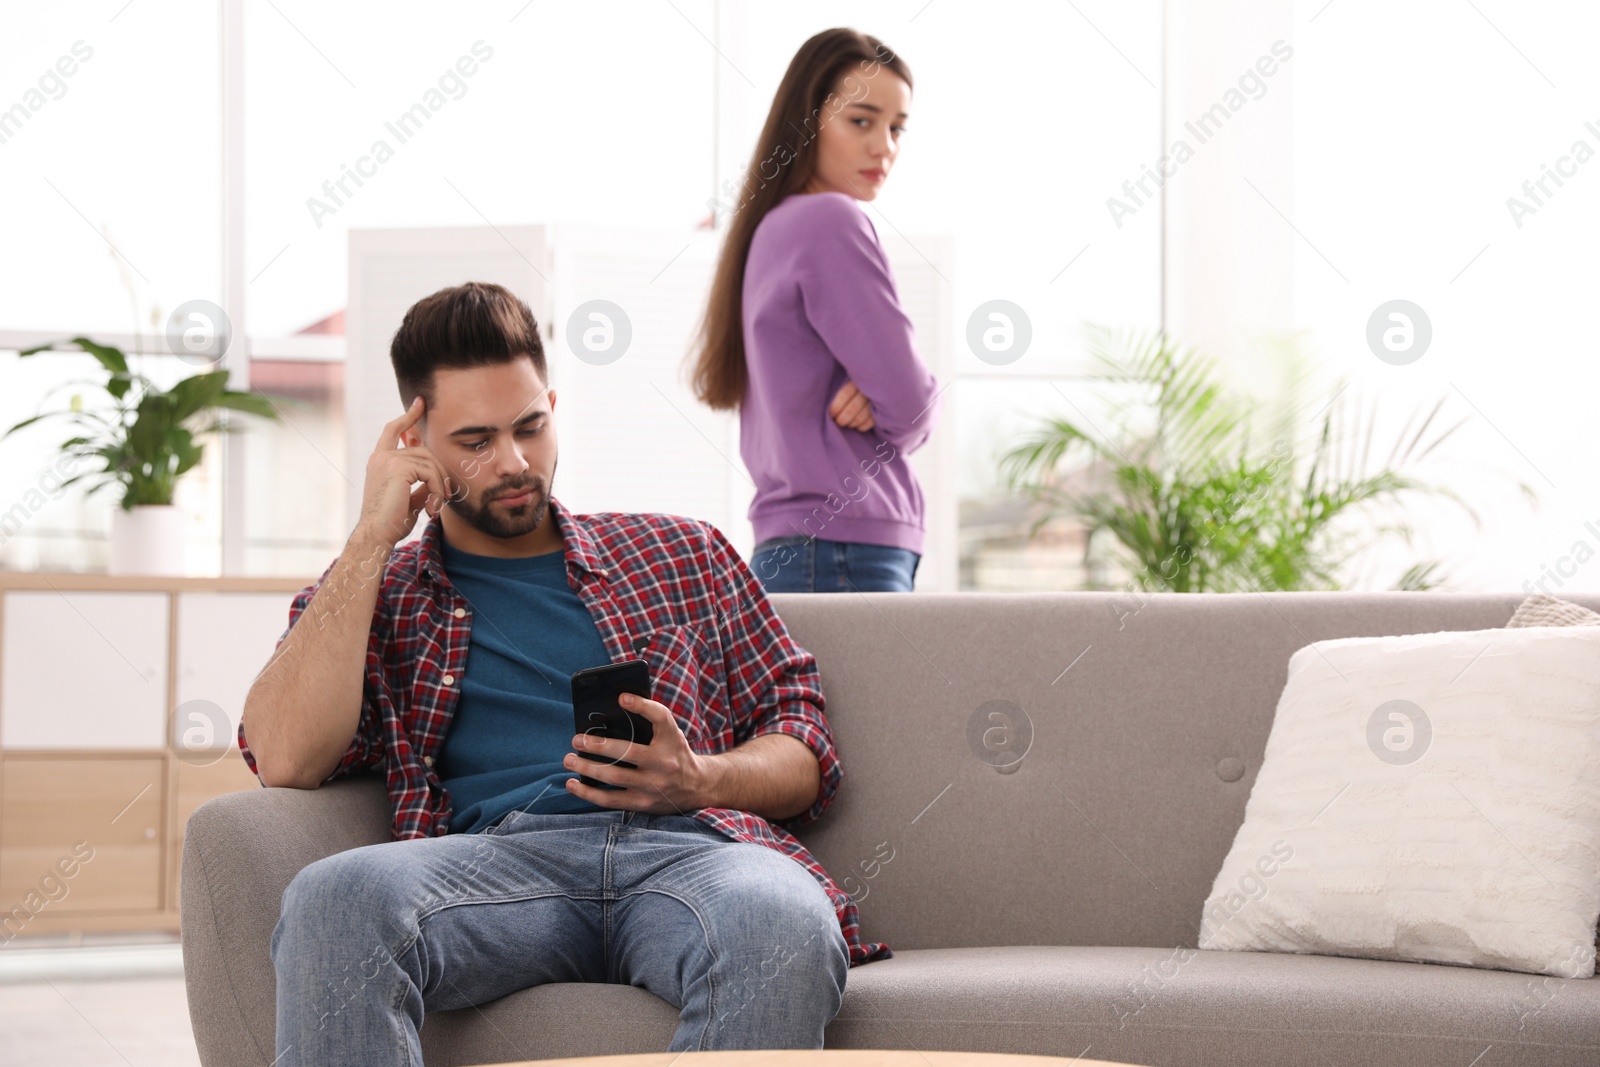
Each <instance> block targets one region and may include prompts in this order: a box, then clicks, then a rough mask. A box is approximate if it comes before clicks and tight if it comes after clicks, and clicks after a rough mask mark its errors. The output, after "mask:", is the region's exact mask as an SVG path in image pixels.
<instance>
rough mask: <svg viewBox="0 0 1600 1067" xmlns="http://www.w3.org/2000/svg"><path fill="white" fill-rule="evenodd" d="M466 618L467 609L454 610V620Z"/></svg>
mask: <svg viewBox="0 0 1600 1067" xmlns="http://www.w3.org/2000/svg"><path fill="white" fill-rule="evenodd" d="M466 617H467V609H466V608H457V609H456V618H458V619H464V618H466Z"/></svg>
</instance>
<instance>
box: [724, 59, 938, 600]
mask: <svg viewBox="0 0 1600 1067" xmlns="http://www.w3.org/2000/svg"><path fill="white" fill-rule="evenodd" d="M910 108H911V71H910V70H909V69H908V68H907V67H906V65H905V63H904V61H902V60H901V59H900V57H899V56H897V55H895V54H894V53H893V52H892V51H891V50H890V49H888V48H887V47H886V46H885V45H884V44H883V43H882V42H881V41H879V40H878V39H877V38H875V37H870V36H867V35H866V34H861V33H857V32H856V31H854V30H849V29H834V30H825V31H823V32H822V33H819V34H817V35H816V36H815V37H812V38H811V39H810V40H808V41H807V42H806V43H805V44H804V45H802V46H801V47H800V51H799V52H798V53H796V54H795V57H794V59H793V60H792V61H791V62H790V64H789V69H788V71H787V72H786V73H785V74H784V76H783V82H782V84H781V85H779V87H778V94H777V96H776V98H775V99H774V100H773V102H772V109H771V111H769V112H768V114H767V122H766V126H765V127H764V128H763V129H762V131H761V140H760V143H759V144H758V145H757V146H756V152H755V155H754V158H753V160H752V163H751V166H750V167H749V169H748V170H746V172H745V175H744V181H743V184H742V187H741V190H740V196H739V201H738V203H737V204H736V205H735V206H734V207H733V219H732V225H731V227H730V229H729V231H728V238H727V242H726V243H725V244H724V246H723V250H722V258H721V260H720V261H719V263H718V266H717V273H716V278H715V280H714V282H713V284H712V290H711V299H710V303H709V306H708V308H707V312H706V318H705V321H704V322H703V324H702V327H701V348H700V354H699V359H698V362H697V363H696V366H695V371H694V388H695V392H696V394H697V395H698V396H699V397H700V399H701V400H702V401H704V402H705V403H706V404H708V405H710V406H711V407H712V408H715V409H720V410H738V411H739V412H740V422H739V444H740V451H741V453H742V455H743V457H744V463H745V467H746V468H747V469H748V470H749V472H750V477H751V478H752V479H753V480H754V481H755V485H756V495H755V499H754V500H753V501H752V502H751V505H750V512H749V517H750V521H751V523H752V525H753V526H754V530H755V539H756V546H755V551H754V552H753V553H752V555H751V559H750V566H751V569H752V570H754V571H755V573H756V575H757V577H759V578H760V579H761V582H762V584H763V586H765V588H766V590H767V591H768V592H851V591H862V592H868V591H880V592H882V591H891V592H909V591H910V590H911V587H912V580H913V579H914V578H915V576H916V570H917V565H918V563H920V561H921V559H922V548H923V537H924V533H925V531H926V524H925V521H924V516H923V499H922V487H921V486H920V485H919V484H918V482H917V478H916V475H915V474H913V473H912V470H911V466H910V463H909V462H908V456H909V453H911V452H913V451H915V450H916V449H917V448H919V447H921V446H922V444H923V442H924V441H926V440H927V439H928V434H929V433H930V432H931V430H932V428H933V423H934V420H935V418H936V416H937V414H938V409H939V389H938V386H937V383H936V382H935V381H934V377H933V375H932V374H931V373H930V372H929V371H928V368H927V367H926V366H925V365H924V364H923V362H922V360H921V359H920V358H919V357H918V355H917V351H916V347H915V344H914V342H913V336H912V328H911V321H910V319H908V318H907V317H906V314H905V312H904V310H902V308H901V306H900V298H899V295H898V293H897V292H896V289H895V283H894V278H893V276H892V275H891V274H890V271H889V260H888V257H887V256H886V255H885V254H884V251H883V246H882V244H881V243H880V242H879V241H878V234H877V230H876V229H875V228H874V226H873V224H872V221H871V220H870V219H869V218H868V217H867V214H866V212H865V210H864V209H863V208H862V207H861V205H860V203H859V202H860V201H863V200H867V201H870V200H872V199H874V198H876V197H877V195H878V191H879V190H880V189H881V188H882V187H883V183H884V181H885V180H887V178H888V177H889V172H890V170H891V169H892V168H893V167H894V162H895V159H896V157H897V156H898V154H899V150H900V138H901V135H902V134H903V133H904V132H905V121H906V117H907V113H908V112H909V111H910Z"/></svg>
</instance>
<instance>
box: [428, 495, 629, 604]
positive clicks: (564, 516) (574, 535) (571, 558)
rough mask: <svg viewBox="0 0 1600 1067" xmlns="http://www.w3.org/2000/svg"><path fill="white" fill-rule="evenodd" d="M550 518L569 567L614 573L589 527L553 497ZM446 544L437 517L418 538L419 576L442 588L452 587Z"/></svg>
mask: <svg viewBox="0 0 1600 1067" xmlns="http://www.w3.org/2000/svg"><path fill="white" fill-rule="evenodd" d="M550 518H551V519H553V520H554V521H555V523H556V525H557V526H558V527H559V528H560V530H561V536H562V540H563V541H564V542H565V554H566V560H567V567H568V568H569V569H570V568H572V567H577V568H578V569H580V570H586V571H589V572H590V573H592V574H594V575H596V576H597V577H600V578H604V577H606V576H607V575H608V574H610V572H611V568H610V567H609V566H608V565H607V563H606V561H605V558H604V557H603V556H602V555H601V554H600V546H599V544H598V542H596V541H595V539H594V537H593V536H592V535H591V534H590V533H589V530H588V528H587V527H586V525H585V524H584V523H583V521H582V520H581V519H579V518H578V516H576V515H574V514H573V513H572V512H570V511H568V510H567V509H566V507H565V506H563V505H562V503H561V501H560V500H557V499H556V498H555V496H553V495H552V496H551V497H550ZM443 543H444V519H443V518H442V517H441V516H438V515H435V516H434V517H433V518H432V519H430V520H428V525H427V526H425V527H423V529H422V536H421V538H419V539H418V546H417V577H418V580H419V581H420V580H421V579H423V578H431V579H432V580H433V581H435V582H438V583H440V584H443V585H449V584H450V580H449V577H448V576H447V575H446V574H445V569H444V559H443V553H442V548H441V546H442V545H443Z"/></svg>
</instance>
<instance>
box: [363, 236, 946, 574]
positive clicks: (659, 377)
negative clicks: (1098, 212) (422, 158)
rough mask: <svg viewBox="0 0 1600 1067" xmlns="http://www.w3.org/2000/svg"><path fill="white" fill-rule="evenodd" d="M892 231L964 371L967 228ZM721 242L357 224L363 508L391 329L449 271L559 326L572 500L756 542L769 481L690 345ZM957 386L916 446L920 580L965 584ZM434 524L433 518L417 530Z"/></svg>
mask: <svg viewBox="0 0 1600 1067" xmlns="http://www.w3.org/2000/svg"><path fill="white" fill-rule="evenodd" d="M880 233H882V236H883V243H884V247H885V249H886V250H887V251H888V253H889V257H890V262H891V266H892V269H893V271H894V274H895V278H896V281H897V283H898V285H899V288H900V294H901V299H902V301H903V303H904V305H905V308H906V313H907V314H908V315H909V316H910V318H911V320H912V322H913V324H914V326H915V328H916V335H917V344H918V349H919V351H920V352H921V354H922V356H923V358H924V359H925V360H926V361H927V362H928V365H929V366H930V367H931V368H932V370H933V372H934V374H935V376H936V377H937V378H938V380H939V382H940V384H941V385H944V384H945V383H946V382H948V381H949V380H950V378H951V375H952V374H953V357H952V352H951V345H950V337H951V329H952V326H951V319H952V315H953V311H952V308H951V303H950V286H949V284H948V279H949V278H950V277H951V271H952V264H951V260H952V256H951V250H950V241H949V239H948V238H929V237H915V238H911V239H907V238H904V237H901V236H899V235H896V234H893V233H883V232H882V228H881V227H880ZM719 243H720V235H714V234H712V233H711V232H709V231H696V232H690V233H683V232H671V231H657V230H644V229H632V228H630V229H617V228H602V227H589V226H567V225H551V226H500V227H487V226H486V227H466V228H416V229H385V230H352V231H351V232H350V307H349V312H348V317H347V322H346V332H347V339H348V347H347V353H348V356H347V359H348V366H347V367H346V377H345V406H346V415H347V425H348V426H349V433H350V441H349V456H348V467H347V469H348V470H350V471H351V472H353V476H352V481H353V483H354V484H351V485H348V486H347V487H346V497H345V499H346V515H347V516H348V517H349V520H350V522H351V523H353V521H354V517H355V516H356V514H357V513H358V511H359V508H360V503H361V485H360V484H359V474H360V473H361V472H364V471H365V469H366V461H367V456H368V455H369V454H370V453H371V450H372V447H373V445H374V444H375V443H376V441H377V437H378V434H379V432H380V431H381V430H382V428H383V424H384V423H385V422H387V421H389V420H390V419H392V418H394V417H395V415H397V414H399V412H400V398H399V392H398V390H397V388H396V386H395V381H394V371H393V368H392V366H391V365H390V363H389V342H390V340H391V339H392V338H393V336H394V331H395V330H396V329H397V328H398V327H399V325H400V320H401V318H402V317H403V316H404V314H405V310H406V308H408V307H410V306H411V304H413V303H414V302H416V301H417V300H418V299H420V298H422V297H424V296H426V295H428V294H429V293H432V292H434V291H436V290H438V289H441V288H443V287H445V286H449V285H459V284H461V283H462V282H465V281H471V280H477V281H492V282H498V283H499V284H501V285H504V286H506V287H507V288H508V289H510V290H511V291H512V292H514V293H516V294H517V295H519V296H521V297H522V298H523V299H524V300H526V301H528V304H529V306H530V307H531V308H532V309H533V312H534V315H535V317H537V318H538V320H539V323H540V326H541V328H542V331H543V336H544V342H545V356H546V360H547V362H548V365H549V369H550V387H551V388H552V389H553V390H554V392H555V394H556V414H557V418H556V427H557V432H558V433H559V435H560V437H559V441H560V448H561V465H560V469H559V471H558V473H557V476H556V484H555V487H554V490H555V494H556V496H557V497H559V498H560V499H561V501H562V503H563V504H566V505H567V506H568V507H570V508H572V509H573V510H574V511H578V512H596V511H659V512H669V513H673V514H679V515H688V516H693V517H694V518H699V519H705V520H707V521H709V522H712V523H714V524H715V525H716V526H717V527H718V528H719V529H721V530H722V531H723V532H724V533H725V534H727V535H728V537H729V539H730V540H731V541H732V542H733V543H734V545H735V546H737V547H738V549H739V550H740V552H742V553H744V554H745V555H746V556H748V555H749V552H750V549H751V548H752V547H753V543H752V537H751V532H750V523H749V520H748V519H747V518H746V512H747V510H748V508H749V505H750V500H751V498H752V496H753V492H754V491H753V487H752V485H751V483H750V481H749V476H748V475H747V473H746V472H745V468H744V464H743V462H742V461H741V459H740V457H739V424H738V418H737V417H736V416H732V415H728V414H726V413H721V412H713V411H711V410H709V409H708V408H706V407H705V406H704V405H702V404H700V403H699V401H697V400H696V399H695V398H694V396H693V395H692V393H691V392H690V390H689V385H688V378H689V369H688V362H687V361H688V356H689V352H690V348H691V344H692V342H693V337H694V331H695V327H696V325H697V323H698V321H699V316H700V314H701V313H702V311H703V310H704V307H705V299H706V293H707V291H708V289H709V286H710V280H711V274H712V270H713V267H714V264H715V259H716V253H717V251H718V246H719ZM595 301H605V302H606V303H607V304H609V305H611V306H610V307H606V306H597V305H595V303H594V302H595ZM617 309H620V314H619V313H618V310H617ZM596 316H598V317H596ZM586 331H595V332H591V333H589V334H588V337H589V340H590V341H591V342H596V341H597V342H609V343H610V344H612V345H618V344H619V338H620V337H621V335H622V333H623V332H624V331H626V333H627V335H628V340H627V347H626V349H625V350H623V351H622V353H621V355H619V356H617V355H614V353H615V349H614V348H613V349H611V350H610V351H602V352H596V351H593V347H594V346H593V344H586V343H585V334H586ZM574 340H576V342H577V346H576V348H575V347H574V344H573V341H574ZM613 357H614V358H613ZM954 392H955V390H953V389H947V390H946V391H945V392H944V393H943V394H942V398H941V402H942V403H943V404H944V405H945V410H944V415H943V417H942V418H941V419H940V423H939V428H938V429H937V430H936V431H935V432H934V435H933V437H932V438H931V439H930V441H929V443H928V444H927V445H925V446H924V447H923V448H922V450H921V451H919V452H917V453H915V454H914V455H913V457H912V466H913V469H915V470H916V472H917V475H918V477H919V478H920V479H921V481H922V485H923V489H924V492H925V493H926V496H927V504H928V538H927V545H926V549H925V552H924V558H923V561H922V565H921V567H920V568H919V571H918V574H917V589H918V591H943V592H954V591H955V589H956V581H957V543H956V518H957V516H956V496H955V484H954V478H953V474H952V473H951V472H953V469H954V468H953V459H954V455H953V448H954V440H955V429H954V415H953V406H954V400H955V397H954V395H953V394H954ZM348 525H349V524H348V523H347V528H348ZM420 529H421V523H420V521H419V525H418V528H417V530H416V531H413V535H414V534H415V533H417V532H420Z"/></svg>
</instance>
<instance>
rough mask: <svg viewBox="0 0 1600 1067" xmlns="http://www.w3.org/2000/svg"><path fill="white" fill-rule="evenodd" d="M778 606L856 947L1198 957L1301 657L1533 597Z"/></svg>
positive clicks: (828, 600)
mask: <svg viewBox="0 0 1600 1067" xmlns="http://www.w3.org/2000/svg"><path fill="white" fill-rule="evenodd" d="M771 599H772V603H773V605H774V607H775V608H776V610H777V612H778V614H779V615H780V616H781V617H782V618H783V620H784V622H785V624H786V625H787V626H788V628H789V631H790V633H791V634H792V635H793V636H794V638H795V639H796V640H797V641H798V642H799V643H800V644H801V645H803V646H804V647H805V648H807V649H809V650H810V651H811V652H812V653H813V654H814V655H815V656H816V657H817V661H818V665H819V666H820V668H821V671H822V682H823V692H824V695H825V698H826V705H827V706H826V712H827V715H828V719H829V722H830V724H831V725H832V728H833V731H834V736H835V741H836V742H837V744H838V748H839V754H840V759H841V761H842V763H843V764H844V781H843V784H842V786H841V788H840V792H839V795H838V797H837V798H836V799H835V800H834V803H833V805H832V807H831V808H830V809H829V811H828V812H827V813H826V814H825V815H824V816H823V817H822V819H821V820H819V821H818V822H817V823H815V824H813V825H812V826H809V827H806V828H805V829H803V830H802V831H801V832H800V833H799V835H798V836H799V837H800V838H801V840H803V841H804V842H805V844H806V845H807V846H808V847H809V848H810V849H811V850H812V851H813V852H814V854H815V855H816V856H817V858H818V860H819V861H821V863H822V864H823V866H824V867H826V868H827V870H828V872H829V873H830V874H831V875H833V877H834V880H835V881H836V882H838V883H839V884H840V886H841V887H842V888H844V889H845V890H846V891H847V892H850V893H851V894H852V895H854V896H855V897H856V899H857V902H858V904H859V907H860V910H861V928H862V937H863V939H864V940H873V941H879V940H881V941H887V942H888V943H889V945H890V947H891V948H904V949H911V948H945V947H960V946H973V945H1130V946H1131V945H1148V946H1178V945H1188V946H1193V945H1194V944H1195V943H1196V939H1197V937H1198V933H1199V930H1198V924H1199V921H1200V911H1201V906H1202V904H1203V903H1204V901H1205V898H1206V896H1207V895H1208V894H1209V892H1210V890H1211V885H1212V881H1213V879H1214V878H1215V877H1216V873H1217V870H1218V868H1219V867H1220V866H1221V865H1222V860H1223V857H1224V856H1225V855H1226V853H1227V851H1228V848H1229V847H1230V846H1231V845H1232V843H1233V836H1234V833H1235V831H1236V830H1237V829H1238V827H1239V824H1240V822H1241V821H1242V820H1243V817H1244V806H1245V801H1246V800H1247V799H1248V797H1249V795H1250V787H1251V785H1252V783H1253V782H1254V781H1255V777H1256V773H1257V771H1259V770H1260V767H1261V755H1262V751H1263V749H1264V748H1265V745H1266V740H1267V734H1268V731H1269V730H1270V729H1271V726H1272V717H1273V712H1274V709H1275V708H1276V706H1277V700H1278V696H1279V693H1280V692H1281V691H1282V689H1283V685H1284V682H1285V680H1286V677H1287V670H1288V662H1289V657H1290V655H1291V654H1293V653H1294V651H1295V650H1296V649H1299V648H1301V647H1302V646H1304V645H1306V644H1309V643H1310V642H1312V641H1317V640H1323V639H1328V638H1336V637H1357V636H1377V635H1384V634H1403V633H1424V632H1431V631H1440V630H1476V629H1490V628H1497V627H1501V626H1504V625H1505V623H1506V621H1507V620H1508V619H1509V618H1510V617H1511V613H1512V611H1513V610H1514V609H1515V607H1516V605H1517V603H1518V602H1519V601H1520V600H1521V599H1522V598H1521V596H1520V595H1516V594H1504V595H1476V594H1473V595H1467V594H1445V593H1376V594H1358V593H1272V594H1265V593H1243V594H1230V595H1193V594H1156V595H1148V594H1139V595H1130V594H1109V593H1105V594H1102V593H1052V594H1020V595H1019V594H975V593H958V594H932V595H924V594H916V595H906V594H894V593H858V594H833V595H817V594H777V595H774V596H773V597H772V598H771ZM1571 599H1573V600H1575V601H1577V602H1579V603H1582V604H1584V605H1585V606H1586V607H1590V608H1594V609H1596V610H1600V597H1586V596H1574V597H1572V598H1571ZM996 714H998V715H999V716H1000V717H999V718H996V717H994V716H995V715H996ZM1008 720H1009V723H1010V725H1009V726H1008V725H1007V723H1008ZM1030 724H1031V734H1032V736H1031V741H1029V740H1028V739H1027V738H1026V737H1025V736H1024V735H1025V732H1026V730H1027V727H1028V726H1029V725H1030ZM986 731H987V738H986V737H985V732H986ZM1008 731H1009V733H1008ZM1024 749H1025V754H1024ZM1019 756H1020V759H1019V758H1018V757H1019Z"/></svg>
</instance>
